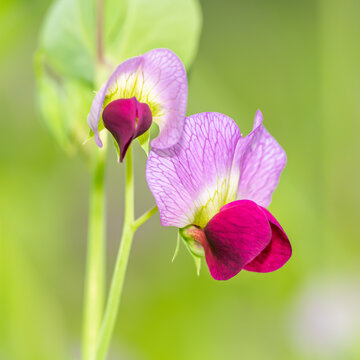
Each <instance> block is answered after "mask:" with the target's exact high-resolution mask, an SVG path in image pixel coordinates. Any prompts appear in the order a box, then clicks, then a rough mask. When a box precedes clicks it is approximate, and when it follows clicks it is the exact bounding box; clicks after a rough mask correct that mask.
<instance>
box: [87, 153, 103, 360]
mask: <svg viewBox="0 0 360 360" xmlns="http://www.w3.org/2000/svg"><path fill="white" fill-rule="evenodd" d="M91 172H92V174H91V185H90V204H89V225H88V245H87V246H88V247H87V260H86V275H85V293H84V323H83V359H85V360H87V359H91V358H92V357H93V356H94V353H95V350H96V347H95V345H96V339H97V336H98V332H99V328H100V323H101V318H102V311H103V301H104V278H105V268H104V265H105V191H104V178H105V151H97V152H96V155H94V162H93V164H92V169H91Z"/></svg>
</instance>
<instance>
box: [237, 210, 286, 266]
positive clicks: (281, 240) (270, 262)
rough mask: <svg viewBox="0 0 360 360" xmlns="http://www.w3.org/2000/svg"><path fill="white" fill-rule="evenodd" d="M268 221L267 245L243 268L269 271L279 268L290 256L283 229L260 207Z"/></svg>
mask: <svg viewBox="0 0 360 360" xmlns="http://www.w3.org/2000/svg"><path fill="white" fill-rule="evenodd" d="M262 210H263V212H264V213H265V215H266V217H267V219H268V220H269V222H270V226H271V230H272V237H271V241H270V243H269V245H268V246H267V247H266V248H265V249H264V250H263V251H262V252H261V253H260V255H258V256H257V257H256V258H255V259H254V260H253V261H251V262H250V263H249V264H247V265H246V266H245V267H244V270H248V271H255V272H262V273H265V272H270V271H275V270H277V269H279V268H281V267H282V266H283V265H284V264H285V263H286V262H287V261H288V260H289V259H290V257H291V253H292V249H291V244H290V241H289V239H288V237H287V235H286V234H285V231H284V229H283V228H282V227H281V225H280V224H279V223H278V221H277V220H276V219H275V218H274V216H273V215H272V214H271V213H270V212H269V211H268V210H266V209H265V208H262Z"/></svg>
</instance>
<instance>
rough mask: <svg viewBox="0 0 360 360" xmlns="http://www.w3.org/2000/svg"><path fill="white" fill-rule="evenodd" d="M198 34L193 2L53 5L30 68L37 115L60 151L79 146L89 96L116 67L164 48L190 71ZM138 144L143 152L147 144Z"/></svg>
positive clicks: (66, 1) (71, 1) (63, 1)
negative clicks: (51, 134)
mask: <svg viewBox="0 0 360 360" xmlns="http://www.w3.org/2000/svg"><path fill="white" fill-rule="evenodd" d="M102 7H103V8H102ZM200 28H201V12H200V9H199V5H198V3H197V0H155V1H146V0H132V1H125V0H106V1H101V0H98V1H96V0H91V1H89V0H58V1H56V2H55V3H54V4H53V6H52V7H51V8H50V10H49V12H48V14H47V17H46V19H45V21H44V25H43V27H42V29H41V33H40V42H39V49H38V52H37V55H36V59H35V65H36V77H37V83H38V88H37V89H38V105H39V109H40V113H41V115H42V117H43V118H44V120H45V123H46V124H47V125H48V127H49V128H50V130H51V131H52V133H53V135H54V136H55V138H56V139H57V141H58V142H59V143H60V144H61V146H62V147H64V148H65V149H66V150H69V149H74V148H76V147H77V146H78V145H82V143H83V141H84V140H85V139H86V134H87V133H88V131H89V130H88V128H87V125H86V117H87V114H88V112H89V109H90V105H91V101H92V98H93V96H94V91H96V90H97V89H98V88H100V86H101V84H102V83H103V82H104V81H105V80H106V78H107V77H108V76H109V75H110V73H111V72H112V71H113V70H114V68H115V67H116V65H118V64H119V63H120V62H121V61H123V60H125V59H126V58H129V57H133V56H137V55H139V54H142V53H145V52H146V51H149V50H151V49H153V48H160V47H166V48H169V49H171V50H173V51H174V52H176V53H177V54H178V55H179V56H180V58H181V59H182V60H183V61H184V63H185V65H186V66H187V67H188V68H189V67H190V65H191V62H192V60H193V58H194V55H195V52H196V48H197V43H198V38H199V33H200ZM99 38H100V39H101V44H102V45H101V46H100V47H99V44H98V40H99ZM99 49H100V50H99ZM101 58H102V59H101ZM102 60H103V61H102ZM141 140H142V141H141V143H142V146H143V148H146V147H148V141H149V138H145V137H144V138H143V139H141Z"/></svg>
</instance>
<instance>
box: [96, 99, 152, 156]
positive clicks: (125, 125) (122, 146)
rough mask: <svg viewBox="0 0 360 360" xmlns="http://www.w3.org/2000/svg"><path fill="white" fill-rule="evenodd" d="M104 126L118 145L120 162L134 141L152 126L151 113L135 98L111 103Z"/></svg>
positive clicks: (106, 109)
mask: <svg viewBox="0 0 360 360" xmlns="http://www.w3.org/2000/svg"><path fill="white" fill-rule="evenodd" d="M102 117H103V121H104V126H105V127H106V128H107V129H108V130H109V131H110V132H111V134H112V135H113V137H114V139H115V141H116V142H117V144H118V147H119V152H120V162H122V161H123V159H124V157H125V154H126V151H127V149H128V147H129V145H130V144H131V142H132V140H133V139H135V138H136V137H138V136H140V135H142V134H143V133H144V132H145V131H147V130H148V129H149V128H150V126H151V111H150V108H149V106H148V105H147V104H145V103H139V102H138V101H137V100H136V98H135V97H132V98H131V99H118V100H114V101H112V102H110V103H109V104H108V105H107V106H106V107H105V109H104V111H103V114H102Z"/></svg>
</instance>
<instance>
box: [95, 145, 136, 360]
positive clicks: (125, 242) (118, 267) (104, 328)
mask: <svg viewBox="0 0 360 360" xmlns="http://www.w3.org/2000/svg"><path fill="white" fill-rule="evenodd" d="M134 232H135V227H134V176H133V162H132V149H131V147H130V148H129V149H128V151H127V154H126V185H125V219H124V228H123V234H122V238H121V243H120V248H119V252H118V255H117V259H116V264H115V269H114V274H113V278H112V281H111V286H110V292H109V297H108V301H107V304H106V310H105V314H104V318H103V321H102V325H101V330H100V334H99V338H98V342H97V349H96V360H104V359H105V357H106V354H107V352H108V348H109V344H110V340H111V336H112V333H113V330H114V326H115V321H116V317H117V313H118V308H119V304H120V299H121V294H122V289H123V285H124V279H125V273H126V268H127V264H128V259H129V254H130V249H131V244H132V240H133V237H134Z"/></svg>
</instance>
